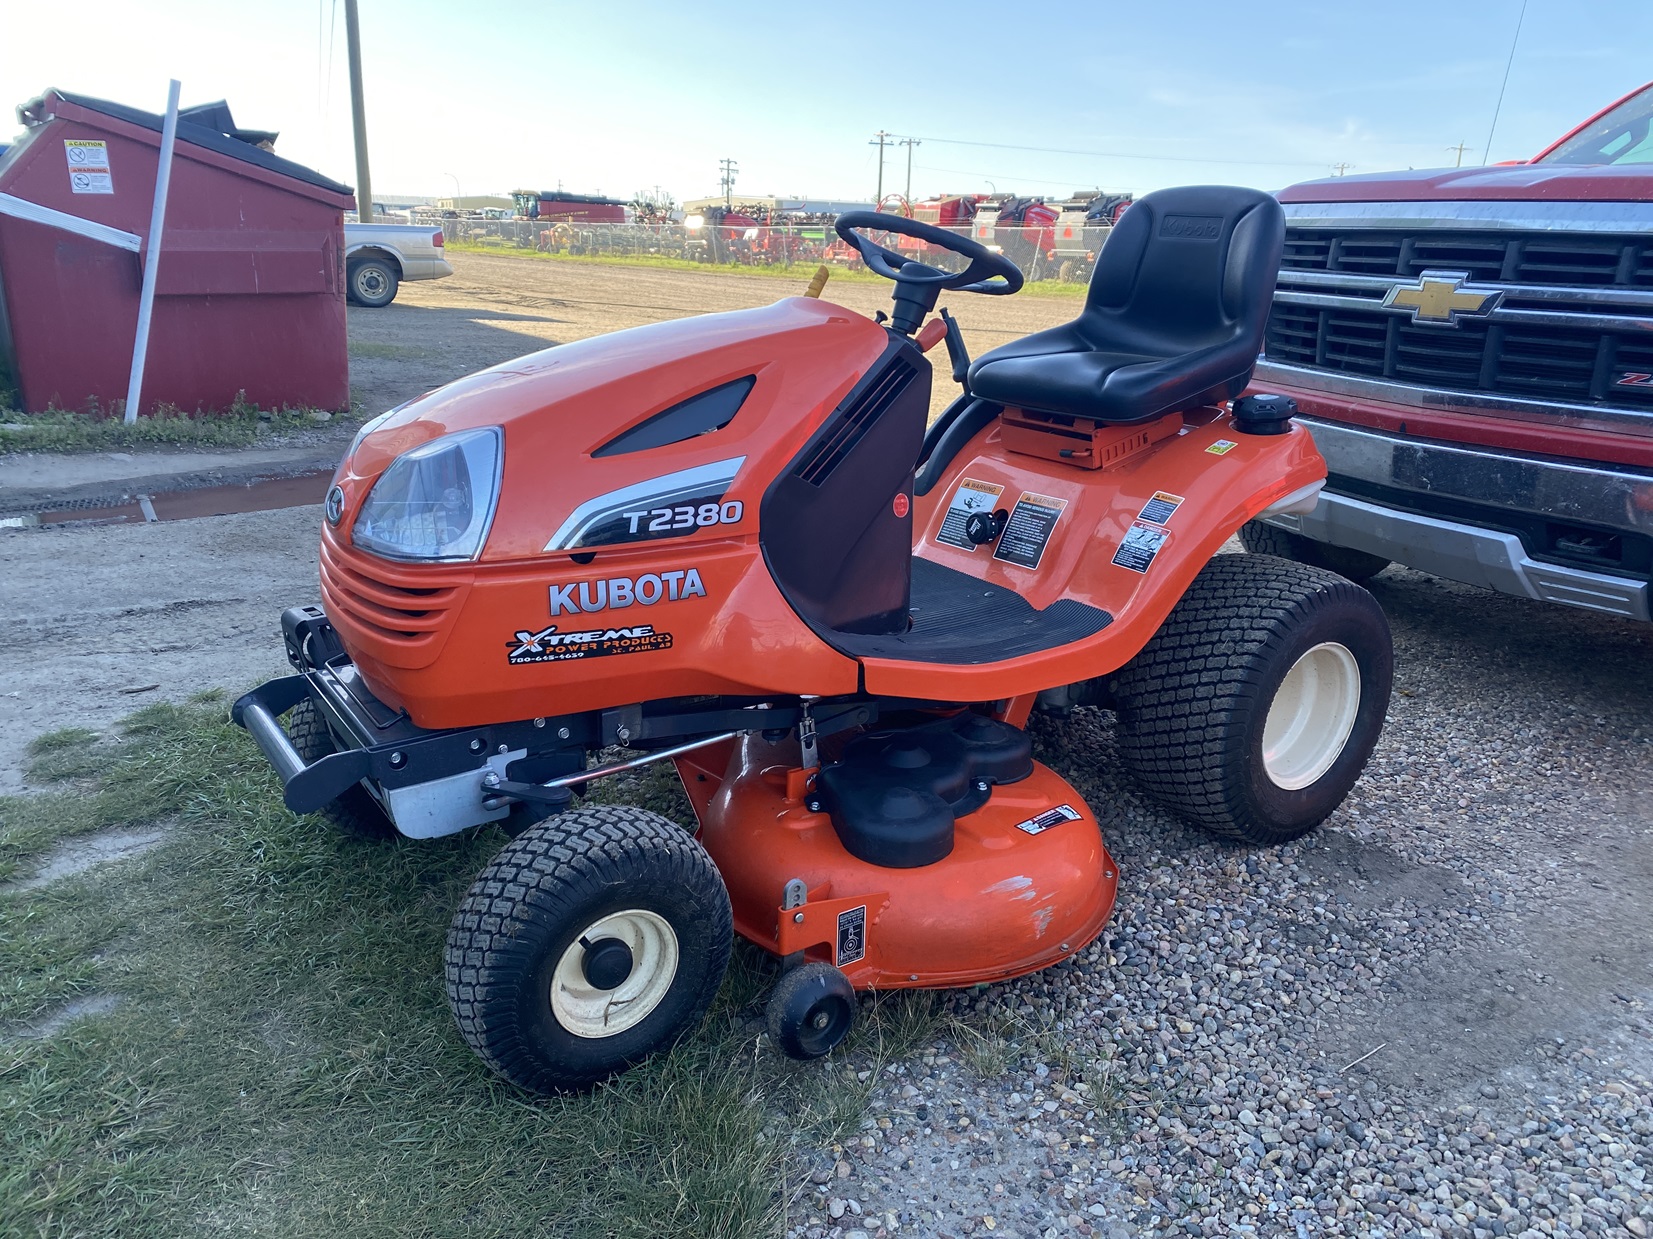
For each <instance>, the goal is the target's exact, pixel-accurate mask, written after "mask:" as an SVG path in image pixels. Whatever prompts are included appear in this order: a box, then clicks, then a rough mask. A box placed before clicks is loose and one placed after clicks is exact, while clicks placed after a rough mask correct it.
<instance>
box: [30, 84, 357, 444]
mask: <svg viewBox="0 0 1653 1239" xmlns="http://www.w3.org/2000/svg"><path fill="white" fill-rule="evenodd" d="M18 118H19V119H20V120H21V121H22V122H23V124H24V126H25V127H26V128H25V132H24V134H23V136H22V137H21V138H20V139H19V140H18V141H17V143H16V144H15V145H14V146H12V147H11V148H10V149H9V150H8V151H7V152H6V153H5V155H4V156H3V157H0V195H8V196H9V197H0V363H4V364H5V366H6V367H7V368H9V369H10V370H11V372H12V376H13V379H14V381H15V383H16V386H17V388H18V391H19V395H20V396H21V399H22V403H23V407H24V409H26V410H28V411H30V412H38V411H40V410H43V409H46V408H49V407H57V408H71V409H75V408H87V407H91V406H96V407H97V408H99V409H100V410H102V411H104V412H106V413H108V412H114V411H115V409H116V408H118V407H119V405H120V403H121V402H122V401H124V400H125V398H126V386H127V380H128V378H129V377H130V372H131V365H132V344H133V338H134V336H135V334H136V331H137V321H138V293H139V288H140V285H141V283H142V275H143V269H142V266H141V263H140V260H139V252H147V249H148V239H147V234H148V232H149V217H150V212H151V209H152V207H153V203H154V194H155V178H156V174H157V172H158V170H159V163H160V145H161V121H162V118H161V117H159V116H156V115H154V114H152V113H149V112H141V111H138V110H136V109H133V108H128V107H122V106H121V105H119V104H115V103H108V102H105V101H103V100H100V99H88V98H85V97H83V96H80V95H70V94H64V93H63V92H61V91H48V92H47V93H46V94H45V95H43V96H42V97H40V98H39V99H36V100H34V101H33V102H31V103H27V104H24V105H23V106H22V107H20V108H18ZM274 136H275V135H274V134H268V133H258V132H252V131H247V130H240V129H236V128H235V125H234V121H233V120H232V119H231V118H230V113H229V109H228V108H227V107H225V106H224V105H222V104H212V105H208V106H207V107H204V108H192V109H189V110H188V111H186V112H183V113H180V116H179V121H178V137H177V146H176V151H175V154H174V159H173V166H172V184H171V189H170V192H169V194H168V198H167V213H166V227H165V229H164V231H163V235H162V240H161V255H160V268H159V270H158V272H157V280H156V286H155V309H154V317H153V322H152V325H151V329H150V338H149V354H148V361H147V363H146V365H145V370H144V384H143V408H142V409H141V410H140V412H144V413H148V412H153V411H154V409H155V407H156V406H157V405H162V404H166V405H172V406H175V407H177V408H179V409H183V410H185V411H189V412H194V411H196V410H209V411H210V410H219V409H225V408H227V407H229V406H230V405H231V404H232V403H233V402H234V401H235V399H236V395H237V393H239V392H245V393H246V399H247V400H249V401H251V402H253V403H254V404H258V405H261V406H263V407H266V408H280V407H282V406H300V405H302V406H310V407H314V408H322V409H342V408H345V407H346V406H348V404H349V401H350V387H349V359H348V354H347V351H346V339H345V303H344V268H343V259H342V257H341V255H342V253H343V244H344V233H343V212H344V211H345V210H348V209H351V208H353V207H354V205H355V203H354V200H353V199H352V198H351V195H350V190H349V189H348V188H346V187H345V186H343V185H339V184H337V183H335V182H333V181H330V180H328V179H327V178H326V177H323V176H321V175H319V174H318V173H316V172H313V171H311V170H310V169H308V168H304V167H301V166H300V165H298V164H295V163H291V162H289V161H288V160H285V159H280V158H278V157H277V156H275V155H273V154H271V153H270V152H269V151H268V150H266V149H263V147H262V146H260V145H258V143H259V142H265V143H268V142H269V141H271V140H273V138H274ZM123 246H131V247H133V248H123ZM135 250H138V252H135Z"/></svg>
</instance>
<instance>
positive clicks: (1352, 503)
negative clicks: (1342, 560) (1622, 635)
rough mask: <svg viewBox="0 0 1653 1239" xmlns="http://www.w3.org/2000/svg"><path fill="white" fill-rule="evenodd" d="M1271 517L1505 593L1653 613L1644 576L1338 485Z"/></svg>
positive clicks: (1318, 536) (1629, 613)
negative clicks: (1558, 554) (1543, 553)
mask: <svg viewBox="0 0 1653 1239" xmlns="http://www.w3.org/2000/svg"><path fill="white" fill-rule="evenodd" d="M1268 523H1269V524H1270V525H1277V526H1279V527H1280V528H1281V529H1288V530H1291V531H1292V532H1294V533H1301V534H1304V535H1306V536H1308V537H1310V538H1313V539H1314V540H1315V541H1316V542H1328V543H1330V544H1331V545H1333V546H1346V547H1351V548H1353V549H1354V550H1357V551H1366V552H1367V553H1369V554H1372V555H1381V556H1382V557H1383V558H1384V559H1392V560H1394V561H1395V562H1396V563H1402V564H1406V565H1407V566H1408V567H1411V568H1421V569H1422V570H1423V571H1425V572H1433V573H1434V574H1435V575H1436V576H1443V577H1446V578H1447V579H1448V580H1450V581H1462V582H1464V583H1465V584H1466V585H1480V586H1484V587H1485V588H1487V589H1493V590H1497V591H1498V592H1499V593H1501V594H1516V595H1519V596H1520V597H1523V598H1536V599H1538V600H1540V601H1542V602H1559V603H1563V604H1564V605H1566V606H1570V607H1584V608H1585V609H1586V610H1590V611H1604V612H1606V613H1607V614H1608V615H1619V616H1623V617H1624V618H1625V619H1635V620H1646V619H1649V618H1653V616H1650V615H1649V613H1648V587H1647V584H1646V583H1645V582H1642V581H1633V580H1629V579H1627V578H1625V577H1620V576H1610V575H1608V574H1607V573H1604V572H1588V571H1585V570H1584V569H1581V568H1564V567H1562V566H1561V565H1559V564H1546V563H1540V562H1538V561H1536V560H1534V559H1532V558H1530V557H1529V556H1528V555H1527V553H1526V550H1525V548H1523V547H1522V545H1521V539H1520V538H1518V537H1516V536H1515V535H1514V534H1511V533H1499V532H1497V531H1495V530H1491V529H1482V528H1480V527H1478V526H1476V525H1461V524H1458V523H1456V522H1453V521H1445V520H1441V519H1439V518H1438V517H1433V516H1420V515H1418V514H1416V513H1413V512H1402V511H1400V510H1398V509H1396V508H1389V507H1384V506H1382V505H1380V504H1376V503H1367V502H1365V501H1363V500H1360V499H1351V498H1350V497H1349V496H1347V495H1338V494H1333V493H1332V492H1331V491H1322V492H1321V495H1320V502H1319V504H1318V505H1317V506H1316V507H1315V509H1314V511H1313V512H1310V513H1308V514H1307V515H1303V516H1290V515H1287V516H1271V517H1269V518H1268Z"/></svg>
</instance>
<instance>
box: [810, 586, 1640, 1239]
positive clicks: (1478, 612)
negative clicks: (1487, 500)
mask: <svg viewBox="0 0 1653 1239" xmlns="http://www.w3.org/2000/svg"><path fill="white" fill-rule="evenodd" d="M1372 588H1373V591H1374V593H1375V594H1376V595H1377V596H1378V598H1379V600H1380V601H1381V602H1382V603H1383V605H1384V608H1385V610H1386V611H1387V612H1388V614H1389V616H1390V619H1391V622H1392V624H1393V625H1394V628H1395V637H1396V644H1397V653H1398V668H1397V681H1396V688H1397V692H1396V696H1395V698H1394V704H1393V707H1392V708H1391V712H1390V717H1389V721H1388V725H1387V727H1386V730H1385V732H1384V736H1383V739H1382V742H1381V744H1380V747H1379V750H1378V752H1377V754H1376V756H1375V757H1374V760H1373V762H1372V764H1371V766H1369V767H1368V770H1367V772H1366V774H1365V776H1364V777H1363V778H1362V780H1361V781H1360V783H1359V785H1358V786H1357V787H1356V789H1355V791H1354V793H1353V795H1352V796H1351V797H1350V799H1349V801H1348V802H1347V803H1346V804H1345V806H1344V807H1343V808H1342V809H1341V810H1339V811H1338V813H1336V814H1335V815H1334V816H1333V818H1332V819H1331V820H1330V821H1329V822H1328V823H1327V824H1326V826H1324V827H1323V828H1322V829H1321V830H1320V831H1319V832H1317V833H1316V834H1315V835H1313V836H1311V837H1310V838H1309V839H1307V840H1305V841H1303V842H1301V843H1299V844H1296V845H1293V846H1289V847H1284V848H1280V849H1276V850H1272V851H1251V850H1245V849H1239V848H1235V847H1230V846H1227V845H1224V844H1220V843H1216V842H1213V841H1211V840H1210V839H1208V838H1206V837H1204V836H1203V835H1201V834H1200V833H1199V832H1197V831H1196V830H1194V829H1192V828H1188V827H1184V826H1182V825H1180V824H1179V823H1177V822H1176V821H1174V820H1170V819H1168V818H1167V817H1166V816H1165V815H1163V814H1162V813H1160V812H1158V811H1157V810H1156V809H1155V808H1153V806H1152V805H1151V804H1149V803H1148V802H1146V801H1144V800H1143V799H1142V798H1141V797H1140V795H1138V794H1137V793H1136V792H1135V791H1134V790H1133V789H1132V788H1131V786H1130V783H1129V781H1128V780H1127V779H1125V778H1124V777H1122V774H1121V772H1120V771H1119V770H1118V769H1117V767H1116V765H1115V763H1114V739H1113V729H1112V717H1111V715H1108V714H1104V713H1100V712H1095V713H1093V712H1081V713H1079V714H1076V715H1075V716H1074V717H1073V718H1071V719H1069V720H1051V721H1047V722H1042V723H1040V724H1038V726H1037V731H1036V734H1037V738H1038V746H1039V750H1040V757H1041V759H1042V760H1044V761H1046V762H1048V763H1050V764H1052V765H1053V766H1055V767H1056V768H1057V769H1058V770H1060V771H1062V772H1064V773H1065V774H1067V775H1068V776H1069V777H1070V778H1072V779H1074V780H1075V782H1076V783H1077V785H1078V786H1079V788H1080V790H1081V791H1082V792H1083V793H1084V794H1085V795H1086V797H1087V798H1088V799H1089V800H1090V802H1091V803H1092V804H1093V805H1096V806H1101V807H1102V808H1103V812H1104V814H1105V817H1107V818H1111V821H1109V823H1108V829H1107V834H1108V844H1109V847H1110V849H1111V850H1112V851H1113V853H1114V855H1115V856H1116V858H1117V859H1118V860H1119V862H1120V867H1121V874H1122V879H1121V884H1120V894H1119V905H1118V907H1117V909H1116V911H1115V914H1114V919H1113V921H1112V922H1111V923H1110V925H1109V926H1108V928H1107V929H1106V930H1105V931H1104V932H1103V935H1102V938H1101V939H1100V941H1099V942H1098V943H1097V944H1096V945H1094V946H1092V947H1091V948H1090V949H1089V950H1087V951H1086V952H1084V953H1083V954H1082V955H1081V956H1079V957H1078V958H1077V959H1075V960H1073V961H1070V962H1069V963H1068V964H1066V965H1063V966H1061V967H1058V968H1054V969H1051V970H1049V971H1048V972H1045V973H1043V974H1040V975H1037V976H1033V977H1029V978H1024V979H1022V980H1021V981H1018V982H1015V983H1012V984H1007V985H1000V986H994V987H990V988H987V989H985V990H980V991H976V992H974V993H969V994H959V995H955V996H953V997H951V998H950V999H949V1000H948V1003H947V1005H948V1007H949V1008H950V1009H951V1010H952V1011H953V1012H955V1013H957V1014H958V1015H959V1016H960V1017H962V1019H963V1020H964V1022H965V1023H966V1025H967V1026H969V1027H974V1028H977V1029H982V1030H989V1031H991V1030H995V1029H1006V1028H1008V1029H1011V1030H1014V1029H1017V1028H1020V1029H1023V1030H1044V1031H1043V1032H1042V1033H1040V1032H1038V1031H1034V1032H1032V1033H1029V1034H1028V1035H1024V1036H1022V1037H1021V1038H1020V1044H1021V1050H1020V1055H1019V1060H1017V1059H1016V1058H1015V1056H1011V1057H1012V1058H1013V1061H1011V1062H1010V1063H1008V1064H1004V1063H1002V1062H994V1061H992V1060H993V1059H994V1057H995V1053H996V1051H995V1050H994V1048H993V1046H992V1044H991V1042H988V1043H976V1042H974V1040H973V1039H971V1038H968V1037H960V1036H954V1037H952V1038H949V1039H948V1040H946V1041H944V1042H940V1043H938V1045H937V1047H936V1052H934V1053H930V1054H927V1055H925V1056H923V1057H922V1058H920V1059H919V1060H917V1061H913V1062H908V1063H905V1064H900V1065H897V1066H894V1067H892V1068H889V1069H887V1071H886V1073H885V1074H884V1076H883V1077H881V1083H880V1086H879V1088H878V1089H877V1093H876V1097H875V1101H874V1109H873V1119H872V1122H871V1125H870V1126H869V1128H868V1129H867V1130H866V1132H865V1133H864V1135H863V1136H862V1137H861V1139H860V1140H859V1142H858V1143H856V1142H852V1143H851V1144H850V1145H849V1146H848V1147H845V1148H843V1149H842V1150H838V1151H835V1152H832V1153H830V1154H823V1155H822V1158H821V1160H820V1161H819V1162H818V1163H816V1164H815V1165H814V1166H813V1167H812V1175H811V1181H809V1182H807V1183H805V1184H804V1185H803V1187H802V1189H801V1206H802V1214H801V1216H799V1217H798V1218H797V1219H795V1221H794V1224H793V1226H792V1229H791V1230H790V1231H789V1234H791V1235H794V1236H809V1237H811V1239H815V1237H817V1236H823V1235H835V1236H843V1237H844V1239H859V1236H862V1235H864V1236H868V1237H869V1239H870V1237H873V1236H878V1235H889V1234H895V1233H901V1234H903V1235H926V1236H928V1235H935V1236H962V1235H986V1234H992V1235H995V1236H1010V1235H1016V1236H1023V1237H1026V1236H1033V1235H1051V1234H1058V1235H1063V1234H1096V1235H1103V1236H1109V1237H1110V1239H1112V1237H1115V1236H1124V1235H1183V1234H1186V1235H1231V1234H1255V1235H1259V1236H1264V1235H1282V1236H1322V1235H1350V1236H1365V1235H1397V1236H1411V1235H1426V1236H1437V1235H1439V1236H1463V1237H1465V1239H1468V1237H1470V1236H1474V1237H1475V1239H1485V1237H1486V1236H1493V1235H1511V1236H1526V1235H1595V1234H1600V1235H1627V1234H1628V1235H1634V1236H1637V1239H1642V1237H1644V1236H1647V1235H1649V1234H1653V1183H1650V1182H1649V1178H1648V1176H1649V1173H1650V1171H1653V1081H1650V1077H1653V1015H1650V1008H1653V971H1650V962H1649V961H1650V959H1653V953H1650V951H1649V947H1650V945H1653V929H1650V927H1649V920H1648V917H1647V915H1646V911H1645V908H1646V905H1645V899H1644V896H1643V893H1642V892H1643V891H1644V890H1645V887H1646V884H1647V882H1648V880H1649V879H1650V878H1653V711H1650V703H1653V629H1649V628H1647V627H1646V626H1636V625H1632V624H1629V623H1621V622H1617V621H1613V620H1610V619H1605V618H1598V617H1595V616H1591V615H1586V614H1581V613H1579V612H1576V611H1568V610H1563V609H1559V608H1549V607H1544V606H1541V605H1538V604H1530V603H1525V602H1523V601H1520V600H1516V599H1510V598H1503V597H1499V596H1496V595H1492V594H1488V593H1485V592H1482V591H1478V590H1472V589H1468V588H1464V587H1458V586H1455V585H1452V584H1450V583H1446V582H1442V581H1439V580H1437V579H1434V578H1431V577H1428V576H1425V575H1424V574H1421V573H1416V572H1411V571H1407V570H1403V569H1395V568H1392V569H1390V570H1389V571H1388V572H1386V573H1385V574H1384V575H1383V576H1381V577H1380V578H1378V579H1377V580H1376V581H1375V582H1373V586H1372ZM984 1046H985V1050H986V1052H985V1053H984V1052H983V1051H984ZM1372 1051H1375V1053H1372ZM984 1058H985V1059H986V1060H988V1061H986V1062H983V1061H982V1060H983V1059H984ZM1357 1060H1360V1061H1358V1062H1357ZM984 1068H985V1074H983V1069H984ZM996 1068H1002V1069H1000V1070H995V1069H996ZM840 1176H842V1177H840ZM834 1212H837V1213H839V1214H840V1216H839V1217H837V1218H834V1217H833V1213H834ZM858 1232H859V1234H858Z"/></svg>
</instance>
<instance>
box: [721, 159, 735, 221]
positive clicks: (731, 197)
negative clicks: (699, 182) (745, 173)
mask: <svg viewBox="0 0 1653 1239" xmlns="http://www.w3.org/2000/svg"><path fill="white" fill-rule="evenodd" d="M717 167H718V171H719V172H721V173H722V174H723V177H722V179H721V180H720V181H719V182H718V183H719V184H720V185H722V186H723V207H724V209H725V210H728V211H733V210H734V209H735V173H737V172H739V171H740V165H739V164H738V163H736V162H735V161H734V160H733V159H720V160H718V163H717Z"/></svg>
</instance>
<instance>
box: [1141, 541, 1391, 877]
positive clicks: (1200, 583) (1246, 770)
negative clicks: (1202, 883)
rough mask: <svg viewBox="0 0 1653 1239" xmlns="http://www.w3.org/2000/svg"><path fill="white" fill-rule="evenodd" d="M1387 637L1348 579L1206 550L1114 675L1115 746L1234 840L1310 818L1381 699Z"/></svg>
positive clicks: (1195, 816)
mask: <svg viewBox="0 0 1653 1239" xmlns="http://www.w3.org/2000/svg"><path fill="white" fill-rule="evenodd" d="M1393 673H1394V651H1393V646H1392V644H1391V641H1390V636H1389V623H1388V621H1387V620H1386V619H1385V618H1384V615H1383V609H1382V608H1381V607H1379V606H1378V604H1377V600H1376V599H1374V598H1373V597H1372V596H1371V595H1370V594H1368V593H1367V592H1366V591H1365V590H1364V589H1362V588H1360V586H1358V585H1355V584H1352V583H1351V582H1349V581H1346V580H1344V579H1342V578H1341V577H1338V576H1334V575H1333V574H1331V573H1329V572H1326V571H1324V570H1322V569H1319V568H1312V567H1309V566H1307V565H1304V564H1294V563H1288V562H1287V561H1285V560H1283V559H1275V558H1273V557H1272V556H1264V555H1257V556H1251V555H1218V556H1217V557H1216V558H1215V559H1213V560H1212V561H1211V562H1210V563H1209V564H1207V565H1206V566H1205V568H1204V569H1203V570H1202V571H1201V572H1200V574H1199V576H1198V577H1196V578H1195V579H1194V583H1193V584H1192V585H1190V586H1189V587H1188V592H1187V593H1186V594H1184V595H1183V597H1182V600H1181V601H1180V602H1178V603H1177V605H1176V607H1175V608H1174V609H1173V610H1172V612H1171V614H1170V615H1169V616H1168V617H1167V618H1166V620H1165V623H1164V624H1163V625H1162V626H1161V627H1160V630H1159V631H1158V632H1157V633H1155V634H1154V636H1153V638H1152V639H1151V640H1150V641H1149V642H1148V644H1147V646H1145V647H1144V648H1143V650H1142V652H1141V653H1140V654H1138V655H1137V656H1136V657H1135V658H1134V659H1132V660H1131V662H1129V663H1127V664H1126V665H1125V667H1124V668H1123V669H1122V670H1121V671H1120V672H1119V673H1118V675H1117V676H1115V677H1113V680H1112V682H1111V684H1110V687H1111V689H1112V691H1113V695H1114V701H1115V708H1116V709H1117V711H1118V714H1119V736H1120V747H1121V750H1122V753H1123V756H1124V758H1125V761H1126V762H1127V764H1128V765H1129V766H1130V768H1131V771H1132V773H1133V774H1134V775H1135V776H1136V778H1137V780H1138V782H1140V783H1141V784H1142V786H1143V787H1144V788H1145V789H1146V790H1147V791H1148V792H1149V794H1151V795H1152V796H1153V797H1154V798H1155V799H1156V800H1158V801H1160V802H1161V803H1162V804H1164V805H1165V806H1166V807H1167V808H1169V809H1171V810H1173V811H1175V812H1176V813H1179V814H1181V815H1182V816H1183V817H1185V818H1187V819H1189V820H1190V821H1192V822H1195V823H1197V824H1198V825H1201V826H1204V827H1205V828H1206V829H1207V830H1210V831H1212V832H1213V833H1215V834H1218V835H1222V836H1224V837H1226V838H1230V839H1237V840H1240V841H1242V842H1245V843H1251V844H1258V845H1268V844H1276V843H1285V842H1287V841H1288V840H1291V839H1296V838H1298V837H1300V836H1302V835H1305V834H1307V833H1308V832H1309V831H1311V830H1313V829H1314V828H1315V827H1316V826H1318V825H1319V824H1320V823H1321V822H1323V821H1325V820H1326V818H1327V817H1328V816H1330V815H1331V812H1332V810H1334V809H1336V808H1337V806H1338V805H1339V804H1341V803H1342V802H1343V798H1344V797H1345V796H1346V795H1348V792H1349V789H1350V788H1351V787H1353V786H1354V782H1355V779H1356V778H1358V777H1359V775H1360V772H1361V770H1362V768H1364V767H1365V765H1366V759H1367V758H1368V757H1369V756H1371V752H1372V748H1373V746H1374V745H1375V744H1376V743H1377V738H1378V733H1379V732H1380V731H1381V730H1382V728H1383V718H1384V713H1385V712H1386V711H1387V710H1388V707H1389V688H1390V682H1391V680H1392V678H1393Z"/></svg>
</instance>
